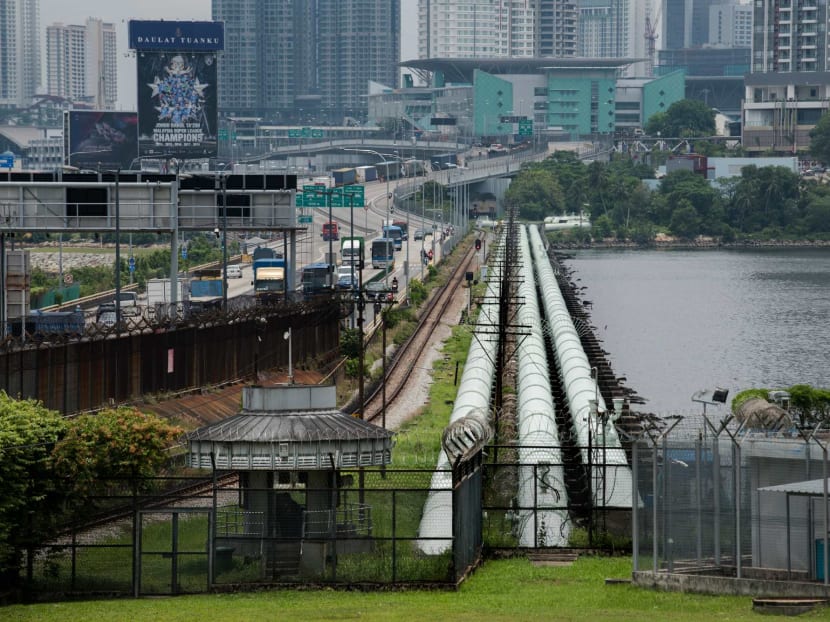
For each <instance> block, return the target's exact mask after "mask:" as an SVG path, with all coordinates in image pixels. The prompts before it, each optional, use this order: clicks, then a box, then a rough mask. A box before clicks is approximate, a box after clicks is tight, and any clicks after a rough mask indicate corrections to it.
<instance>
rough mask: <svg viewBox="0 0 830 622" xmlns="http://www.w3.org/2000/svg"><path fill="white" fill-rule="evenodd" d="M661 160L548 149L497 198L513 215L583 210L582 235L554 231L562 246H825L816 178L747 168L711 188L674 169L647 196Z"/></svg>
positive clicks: (825, 200)
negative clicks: (597, 158)
mask: <svg viewBox="0 0 830 622" xmlns="http://www.w3.org/2000/svg"><path fill="white" fill-rule="evenodd" d="M725 155H728V154H725ZM661 158H665V153H663V152H654V153H645V154H642V153H640V154H637V153H625V154H615V156H614V157H613V158H612V159H611V161H610V162H607V163H604V162H591V163H589V164H586V163H584V162H582V161H580V160H579V159H578V158H577V156H576V155H574V154H572V153H570V152H556V153H555V154H554V155H553V156H552V157H551V158H548V159H547V160H544V161H543V162H539V163H534V164H529V165H526V166H525V167H524V169H523V171H522V172H521V173H520V174H519V176H518V177H517V178H516V179H515V181H514V182H513V183H512V184H511V185H510V188H509V189H508V190H507V193H506V196H505V201H506V203H507V204H508V205H513V206H516V207H517V208H518V210H519V215H520V217H522V218H526V219H528V220H535V221H540V220H542V219H543V218H545V217H546V216H552V215H560V214H563V213H578V212H579V211H580V210H584V211H586V212H587V213H588V215H589V216H590V218H591V222H592V227H591V229H590V231H588V230H581V229H579V230H573V231H569V232H564V233H557V236H558V239H560V240H562V241H570V242H589V241H591V240H594V241H596V240H611V241H619V242H633V243H636V244H642V245H650V244H653V243H654V242H655V239H657V237H658V235H659V234H663V235H666V236H672V237H674V238H679V239H681V240H693V239H695V238H697V237H698V236H708V237H711V238H714V239H716V240H717V241H719V242H723V243H733V242H738V243H740V242H746V243H753V242H758V241H769V240H801V241H821V242H826V241H830V185H828V184H824V183H822V181H821V179H820V178H816V177H812V178H807V177H800V176H799V175H798V174H796V173H793V172H792V171H791V170H790V169H788V168H785V167H780V166H779V167H757V166H754V165H753V166H746V167H744V168H743V170H742V172H741V175H740V176H739V177H732V178H728V179H720V180H717V181H716V182H714V183H711V182H709V181H707V180H706V179H704V177H703V176H702V175H700V174H698V173H693V172H691V171H688V170H678V171H672V172H671V173H669V174H668V175H666V176H665V177H663V178H662V179H661V180H659V181H654V182H653V183H654V184H656V185H657V187H656V190H654V191H652V190H650V189H649V188H648V187H647V185H646V184H645V183H644V180H648V179H654V177H655V172H654V171H655V169H654V167H655V166H656V163H657V162H658V161H660V159H661Z"/></svg>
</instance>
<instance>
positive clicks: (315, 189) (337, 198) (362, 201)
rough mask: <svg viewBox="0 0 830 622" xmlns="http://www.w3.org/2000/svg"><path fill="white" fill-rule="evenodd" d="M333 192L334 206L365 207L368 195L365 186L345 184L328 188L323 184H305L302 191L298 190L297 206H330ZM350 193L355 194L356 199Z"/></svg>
mask: <svg viewBox="0 0 830 622" xmlns="http://www.w3.org/2000/svg"><path fill="white" fill-rule="evenodd" d="M329 193H331V206H332V207H352V206H354V207H365V206H366V196H365V194H364V188H363V186H359V185H354V186H344V187H343V188H332V189H331V190H328V189H326V188H323V187H322V186H303V191H302V192H297V196H296V200H295V204H296V206H297V207H328V206H329V204H328V194H329ZM350 195H354V199H352V198H351V196H350Z"/></svg>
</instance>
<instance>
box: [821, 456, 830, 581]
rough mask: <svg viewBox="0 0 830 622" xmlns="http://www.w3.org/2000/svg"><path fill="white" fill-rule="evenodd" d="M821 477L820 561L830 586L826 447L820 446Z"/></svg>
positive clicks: (829, 529)
mask: <svg viewBox="0 0 830 622" xmlns="http://www.w3.org/2000/svg"><path fill="white" fill-rule="evenodd" d="M821 477H822V483H821V484H822V491H821V500H822V504H823V510H824V533H823V534H822V535H823V536H824V555H822V561H823V562H824V585H830V573H828V560H830V555H828V554H827V553H828V548H827V545H828V531H830V524H828V523H830V516H828V508H827V445H826V444H823V445H821Z"/></svg>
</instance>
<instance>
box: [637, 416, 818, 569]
mask: <svg viewBox="0 0 830 622" xmlns="http://www.w3.org/2000/svg"><path fill="white" fill-rule="evenodd" d="M829 441H830V437H828V436H827V435H825V434H824V433H822V432H818V433H817V432H816V431H815V430H813V431H806V432H805V431H799V430H795V429H793V430H789V431H786V432H774V433H773V432H766V431H758V430H746V429H744V428H743V427H742V426H741V425H740V424H738V423H737V422H735V421H734V420H732V419H731V418H727V419H726V420H724V421H723V422H722V423H719V424H715V423H713V422H711V421H710V420H708V419H706V420H705V421H704V423H703V425H702V426H701V427H700V428H699V429H696V430H692V429H690V428H688V427H686V428H681V427H680V426H678V428H677V429H673V428H672V427H671V426H669V425H666V426H660V427H658V426H650V427H647V428H646V430H645V431H644V434H643V435H642V436H641V437H640V438H639V440H638V441H637V442H635V443H634V445H633V447H632V470H633V481H634V488H635V495H634V497H635V498H636V499H637V500H638V502H637V503H636V504H635V506H634V508H633V510H634V511H633V516H632V522H633V531H632V533H633V540H634V542H633V548H634V570H635V573H637V572H638V571H639V572H645V573H651V575H652V577H653V578H654V579H656V578H657V577H659V576H660V575H663V574H674V575H677V574H684V575H693V576H699V575H717V576H726V577H734V578H738V579H754V580H759V581H763V580H781V579H786V580H790V581H793V580H804V581H821V582H823V583H825V584H827V582H828V573H827V556H826V555H825V553H824V552H825V551H826V550H827V541H828V528H829V527H830V525H828V493H827V481H828V480H827V477H828V459H827V447H828V442H829Z"/></svg>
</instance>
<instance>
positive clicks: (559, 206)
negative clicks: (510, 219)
mask: <svg viewBox="0 0 830 622" xmlns="http://www.w3.org/2000/svg"><path fill="white" fill-rule="evenodd" d="M504 198H505V201H506V202H507V203H508V205H515V206H518V207H519V215H520V216H521V217H522V218H525V219H527V220H537V221H538V220H542V219H544V218H545V216H548V215H551V214H556V213H560V212H561V211H562V210H563V207H564V200H563V195H562V189H561V188H560V186H559V182H558V181H557V180H556V176H555V175H554V174H553V173H551V172H549V171H546V170H544V169H543V168H542V167H539V166H535V167H530V168H528V169H527V170H525V171H523V172H522V174H521V175H519V176H518V177H517V178H516V179H515V180H513V182H512V183H511V184H510V187H509V188H508V189H507V192H505V195H504Z"/></svg>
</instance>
